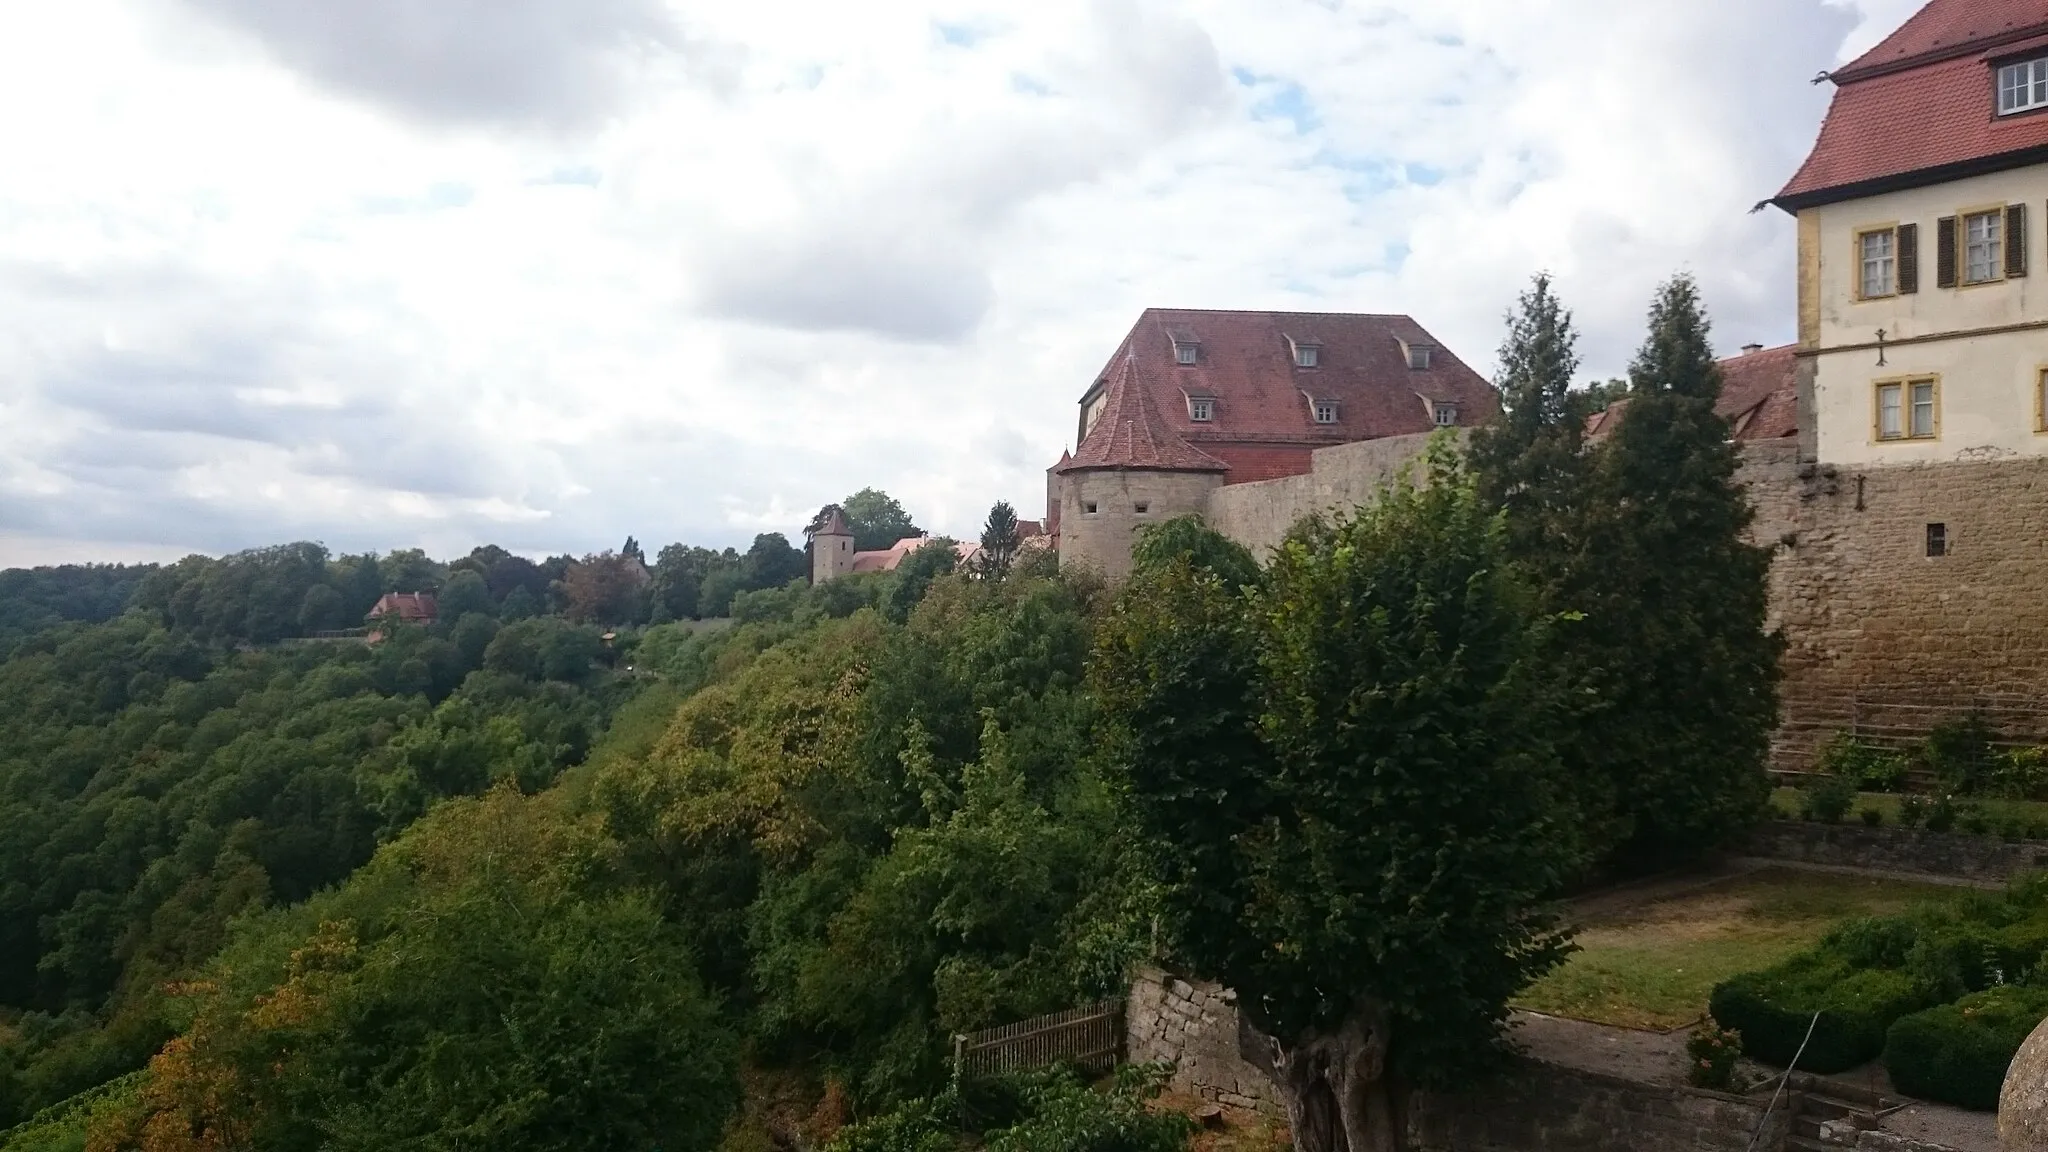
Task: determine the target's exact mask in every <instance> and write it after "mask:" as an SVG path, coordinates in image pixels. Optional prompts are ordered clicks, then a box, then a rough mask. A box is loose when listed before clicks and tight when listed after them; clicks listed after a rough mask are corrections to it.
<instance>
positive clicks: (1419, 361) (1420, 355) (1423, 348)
mask: <svg viewBox="0 0 2048 1152" xmlns="http://www.w3.org/2000/svg"><path fill="white" fill-rule="evenodd" d="M1429 353H1430V347H1429V345H1427V344H1410V345H1408V367H1409V370H1411V371H1415V372H1421V371H1423V370H1425V369H1427V368H1428V367H1429Z"/></svg>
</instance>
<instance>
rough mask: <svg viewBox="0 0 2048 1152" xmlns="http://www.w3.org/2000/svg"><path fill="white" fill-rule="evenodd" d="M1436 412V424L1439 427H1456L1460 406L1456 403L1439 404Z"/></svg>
mask: <svg viewBox="0 0 2048 1152" xmlns="http://www.w3.org/2000/svg"><path fill="white" fill-rule="evenodd" d="M1435 414H1436V426H1437V427H1439V428H1451V427H1455V426H1456V425H1457V423H1458V406H1457V405H1456V404H1438V405H1436V406H1435Z"/></svg>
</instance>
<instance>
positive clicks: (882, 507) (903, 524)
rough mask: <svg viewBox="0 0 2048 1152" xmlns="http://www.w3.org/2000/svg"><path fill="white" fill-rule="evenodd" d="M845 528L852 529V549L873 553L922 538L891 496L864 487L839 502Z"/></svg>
mask: <svg viewBox="0 0 2048 1152" xmlns="http://www.w3.org/2000/svg"><path fill="white" fill-rule="evenodd" d="M839 510H840V512H841V513H843V514H844V515H845V517H846V526H847V527H848V528H851V529H853V547H854V550H855V551H858V552H872V551H875V550H878V549H882V548H889V547H893V546H894V545H895V544H896V542H897V541H898V540H904V539H908V538H909V537H912V536H919V535H923V533H922V532H921V531H920V530H919V528H918V526H917V525H916V524H915V523H913V522H912V521H911V519H910V513H908V512H905V511H904V510H903V505H901V504H899V503H897V502H896V498H895V497H894V496H891V495H889V494H888V493H887V492H883V491H881V490H880V489H877V488H863V489H861V490H860V491H858V492H855V493H854V494H853V495H851V496H848V497H847V498H846V499H844V500H842V501H840V502H839Z"/></svg>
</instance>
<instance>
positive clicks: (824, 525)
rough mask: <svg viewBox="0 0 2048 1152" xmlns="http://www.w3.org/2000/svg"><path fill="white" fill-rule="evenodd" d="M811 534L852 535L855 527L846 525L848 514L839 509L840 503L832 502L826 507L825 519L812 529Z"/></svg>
mask: <svg viewBox="0 0 2048 1152" xmlns="http://www.w3.org/2000/svg"><path fill="white" fill-rule="evenodd" d="M811 535H813V536H851V535H853V529H851V528H849V527H847V526H846V514H845V513H843V512H841V511H840V510H839V505H837V504H832V505H828V506H827V507H826V509H825V516H824V518H823V520H822V521H820V522H819V523H818V524H817V525H816V526H814V527H813V528H812V529H811Z"/></svg>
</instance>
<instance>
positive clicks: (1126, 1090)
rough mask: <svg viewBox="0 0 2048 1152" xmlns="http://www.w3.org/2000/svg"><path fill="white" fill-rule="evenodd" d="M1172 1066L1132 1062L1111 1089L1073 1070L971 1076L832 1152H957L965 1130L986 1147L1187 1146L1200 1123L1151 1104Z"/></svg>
mask: <svg viewBox="0 0 2048 1152" xmlns="http://www.w3.org/2000/svg"><path fill="white" fill-rule="evenodd" d="M1170 1071H1171V1068H1170V1067H1169V1066H1167V1065H1163V1064H1133V1065H1126V1066H1124V1067H1122V1068H1119V1069H1117V1074H1116V1081H1115V1084H1114V1085H1113V1086H1112V1087H1111V1088H1110V1089H1109V1090H1108V1091H1096V1090H1095V1089H1093V1088H1090V1087H1089V1086H1088V1084H1087V1083H1086V1082H1085V1081H1084V1080H1083V1079H1082V1078H1081V1076H1080V1074H1079V1073H1077V1072H1075V1071H1074V1070H1072V1069H1069V1068H1055V1069H1050V1070H1047V1071H1043V1072H1031V1073H1023V1074H1019V1075H1014V1076H1004V1077H997V1078H994V1079H991V1080H985V1081H979V1082H971V1083H968V1084H964V1085H960V1086H958V1087H956V1088H954V1089H951V1090H948V1091H947V1092H945V1093H943V1094H941V1095H939V1096H934V1097H929V1098H925V1099H920V1100H912V1101H910V1102H909V1103H906V1104H904V1105H902V1106H900V1107H898V1108H896V1109H895V1110H893V1111H890V1112H887V1113H884V1114H882V1115H880V1116H876V1117H874V1118H872V1119H868V1120H863V1121H861V1122H859V1123H857V1124H851V1125H848V1126H847V1127H845V1128H842V1129H840V1131H839V1134H838V1135H837V1136H836V1137H834V1138H833V1140H832V1142H831V1143H830V1144H828V1145H826V1152H951V1150H953V1149H955V1148H957V1147H959V1137H960V1136H961V1135H963V1131H962V1130H963V1128H967V1129H978V1130H979V1134H980V1136H981V1143H982V1146H983V1147H984V1148H986V1149H987V1150H988V1152H1182V1150H1183V1149H1185V1148H1186V1147H1187V1145H1188V1139H1189V1137H1191V1136H1192V1135H1193V1134H1194V1129H1195V1125H1194V1121H1193V1120H1191V1119H1189V1118H1188V1117H1186V1116H1184V1115H1181V1114H1180V1113H1177V1112H1154V1111H1152V1110H1150V1109H1148V1108H1147V1107H1146V1106H1145V1102H1146V1101H1147V1100H1150V1099H1152V1098H1153V1097H1155V1096H1157V1095H1158V1094H1159V1091H1160V1089H1161V1088H1163V1087H1164V1086H1165V1084H1166V1077H1167V1075H1168V1073H1169V1072H1170Z"/></svg>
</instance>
